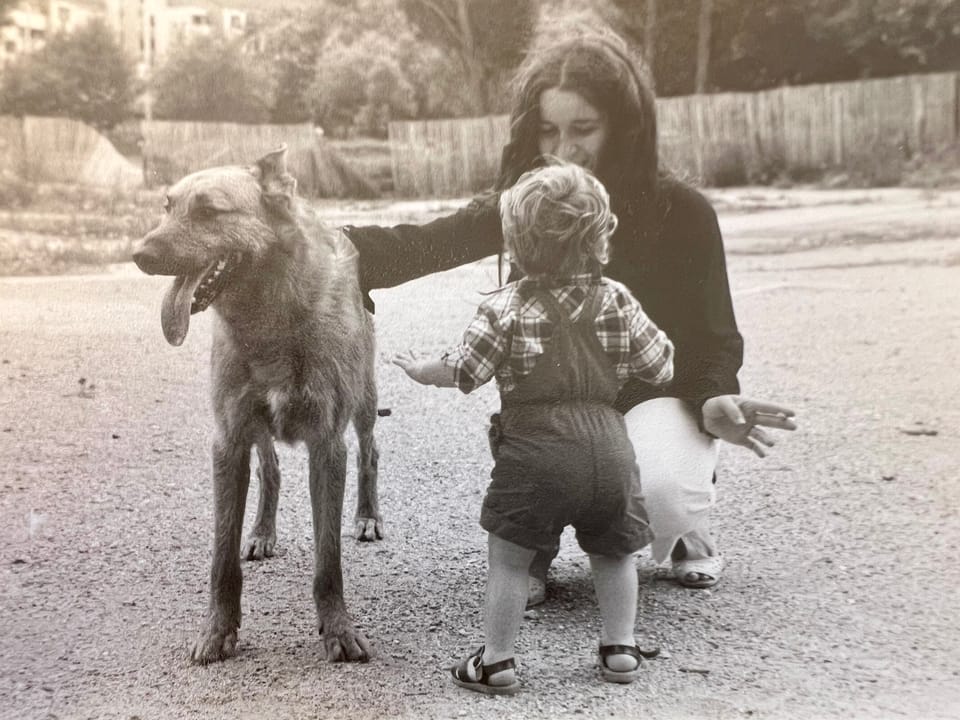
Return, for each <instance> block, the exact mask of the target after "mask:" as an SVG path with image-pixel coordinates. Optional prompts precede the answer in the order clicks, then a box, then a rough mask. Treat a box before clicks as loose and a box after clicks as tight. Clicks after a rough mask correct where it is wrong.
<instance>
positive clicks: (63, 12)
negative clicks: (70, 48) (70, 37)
mask: <svg viewBox="0 0 960 720" xmlns="http://www.w3.org/2000/svg"><path fill="white" fill-rule="evenodd" d="M57 22H59V23H60V27H62V28H65V27H67V25H69V24H70V8H68V7H63V6H62V5H61V6H60V7H58V8H57Z"/></svg>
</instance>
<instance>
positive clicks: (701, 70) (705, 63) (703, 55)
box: [693, 0, 713, 95]
mask: <svg viewBox="0 0 960 720" xmlns="http://www.w3.org/2000/svg"><path fill="white" fill-rule="evenodd" d="M712 32H713V0H700V15H699V19H698V22H697V77H696V81H695V82H694V87H693V91H694V92H695V93H697V94H698V95H699V94H701V93H705V92H706V91H707V78H708V76H709V73H710V35H711V34H712Z"/></svg>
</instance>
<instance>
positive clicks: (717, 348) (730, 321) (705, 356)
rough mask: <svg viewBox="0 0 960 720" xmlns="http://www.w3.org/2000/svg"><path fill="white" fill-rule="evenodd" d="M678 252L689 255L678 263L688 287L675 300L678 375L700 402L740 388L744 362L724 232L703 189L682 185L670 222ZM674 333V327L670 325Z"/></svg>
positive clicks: (679, 381)
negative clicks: (679, 327)
mask: <svg viewBox="0 0 960 720" xmlns="http://www.w3.org/2000/svg"><path fill="white" fill-rule="evenodd" d="M665 232H666V233H668V234H669V235H668V237H671V236H672V239H675V240H676V241H677V243H676V247H675V252H681V253H683V254H684V255H685V258H686V259H685V261H684V262H682V263H680V264H679V265H678V266H674V267H675V270H674V272H676V273H678V274H681V275H683V277H677V278H675V279H676V281H677V282H678V285H679V286H680V287H681V288H683V290H682V293H681V295H680V296H679V297H676V298H675V302H677V303H680V304H682V305H683V306H684V311H683V315H685V318H684V319H683V321H682V324H683V326H684V327H683V329H682V336H681V333H678V334H677V336H674V335H671V338H672V339H673V340H674V342H675V343H676V345H677V356H676V366H675V374H674V381H675V383H676V384H677V385H679V386H680V388H682V393H683V394H682V396H683V397H685V398H687V399H689V400H691V401H692V402H693V403H694V404H695V405H696V407H697V410H698V414H699V410H700V407H701V406H702V405H703V403H704V401H705V400H707V398H711V397H715V396H717V395H727V394H731V393H738V392H740V383H739V381H738V379H737V373H738V372H739V370H740V367H741V365H742V364H743V336H742V335H741V334H740V330H739V329H738V328H737V320H736V316H735V314H734V310H733V301H732V299H731V297H730V284H729V281H728V279H727V263H726V256H725V252H724V247H723V238H722V236H721V234H720V226H719V223H718V222H717V214H716V212H715V211H714V209H713V207H712V206H711V205H710V203H709V202H708V201H707V199H706V198H704V197H703V196H702V195H701V194H700V193H699V192H697V191H695V190H693V189H691V188H680V189H679V190H678V192H677V193H676V196H675V202H674V204H673V207H672V208H671V211H670V213H669V215H668V218H667V221H666V223H665ZM668 334H670V333H669V331H668Z"/></svg>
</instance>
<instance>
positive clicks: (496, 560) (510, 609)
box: [483, 533, 636, 685]
mask: <svg viewBox="0 0 960 720" xmlns="http://www.w3.org/2000/svg"><path fill="white" fill-rule="evenodd" d="M487 537H488V544H487V547H488V564H489V568H488V570H487V594H486V600H485V602H484V606H483V630H484V641H485V642H484V646H485V650H484V653H483V664H484V665H491V664H493V663H495V662H499V661H501V660H506V659H507V658H511V657H513V646H514V643H515V642H516V640H517V634H518V633H519V632H520V623H521V621H522V620H523V609H524V606H525V605H526V603H527V571H528V570H529V568H530V561H531V560H533V556H534V554H535V551H534V550H529V549H527V548H525V547H521V546H520V545H516V544H514V543H512V542H510V541H509V540H504V539H503V538H499V537H497V536H496V535H494V534H493V533H489V534H488V536H487ZM634 581H636V573H634ZM514 680H515V676H514V671H513V670H512V669H510V670H504V671H503V672H499V673H496V674H495V675H493V676H492V677H491V679H490V683H491V684H492V685H500V684H504V685H506V684H509V683H511V682H513V681H514Z"/></svg>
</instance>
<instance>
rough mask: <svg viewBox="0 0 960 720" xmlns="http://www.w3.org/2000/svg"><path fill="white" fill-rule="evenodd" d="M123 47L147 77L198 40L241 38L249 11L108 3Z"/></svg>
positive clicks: (176, 1) (178, 3)
mask: <svg viewBox="0 0 960 720" xmlns="http://www.w3.org/2000/svg"><path fill="white" fill-rule="evenodd" d="M105 4H106V15H107V19H108V22H109V23H110V26H111V27H112V28H113V29H114V32H116V34H117V40H118V42H119V44H120V47H122V48H123V49H124V51H125V52H126V53H127V55H128V56H130V57H131V58H132V59H133V60H134V61H135V62H136V64H137V69H138V72H139V73H140V74H141V75H142V76H145V75H148V74H149V73H150V72H151V71H152V70H153V69H154V68H155V67H156V66H157V65H159V64H161V63H162V62H163V61H164V59H165V58H166V57H167V55H168V54H169V52H170V50H171V49H173V48H175V47H177V46H178V45H180V44H184V43H189V42H191V41H193V40H195V39H197V38H204V37H211V36H217V37H223V38H227V39H235V38H241V37H243V36H244V34H245V33H246V31H247V23H248V19H249V18H248V15H249V14H248V12H247V11H246V10H243V9H240V8H234V7H229V6H226V5H224V4H221V3H218V2H213V1H212V0H105Z"/></svg>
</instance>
